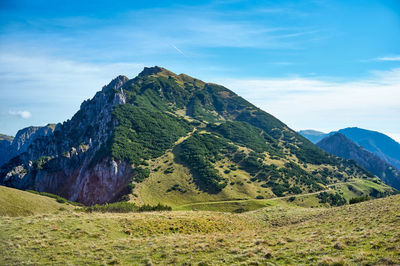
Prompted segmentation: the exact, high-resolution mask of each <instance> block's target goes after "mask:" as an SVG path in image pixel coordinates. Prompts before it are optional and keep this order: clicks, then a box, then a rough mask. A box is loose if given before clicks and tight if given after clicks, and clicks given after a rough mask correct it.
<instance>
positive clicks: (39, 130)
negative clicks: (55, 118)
mask: <svg viewBox="0 0 400 266" xmlns="http://www.w3.org/2000/svg"><path fill="white" fill-rule="evenodd" d="M54 127H55V124H48V125H46V126H43V127H33V126H31V127H27V128H24V129H21V130H19V131H18V132H17V134H16V135H15V138H13V137H9V136H6V135H2V134H0V135H1V136H0V154H1V155H0V166H1V165H2V164H3V163H6V162H8V161H9V160H10V159H11V158H13V157H15V156H17V155H19V154H21V153H24V152H26V151H27V150H28V148H29V146H30V144H31V143H32V142H33V141H34V140H35V139H36V138H39V137H44V136H48V135H50V134H52V133H53V130H54Z"/></svg>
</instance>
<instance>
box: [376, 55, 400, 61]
mask: <svg viewBox="0 0 400 266" xmlns="http://www.w3.org/2000/svg"><path fill="white" fill-rule="evenodd" d="M376 60H378V61H400V56H385V57H379V58H377V59H376Z"/></svg>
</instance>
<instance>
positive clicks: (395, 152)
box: [298, 127, 400, 169]
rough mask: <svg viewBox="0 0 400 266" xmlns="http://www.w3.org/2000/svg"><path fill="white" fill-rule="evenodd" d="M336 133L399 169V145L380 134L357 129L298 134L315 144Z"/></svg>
mask: <svg viewBox="0 0 400 266" xmlns="http://www.w3.org/2000/svg"><path fill="white" fill-rule="evenodd" d="M336 132H339V133H341V134H343V135H345V136H346V137H347V138H348V139H350V140H352V141H353V142H355V143H357V144H358V145H359V146H361V147H363V148H364V149H366V150H367V151H370V152H372V153H374V154H375V155H377V156H379V157H380V158H381V159H383V160H385V161H386V162H388V163H389V164H391V165H393V166H395V167H397V168H399V169H400V143H398V142H396V141H395V140H394V139H392V138H390V137H389V136H387V135H385V134H382V133H380V132H377V131H372V130H367V129H362V128H358V127H348V128H344V129H340V130H338V131H332V132H330V133H324V132H320V131H316V130H300V131H299V132H298V133H300V134H301V135H302V136H304V137H306V138H307V139H308V140H310V141H311V142H312V143H317V142H319V141H320V140H322V139H323V138H325V137H327V136H329V135H332V134H334V133H336Z"/></svg>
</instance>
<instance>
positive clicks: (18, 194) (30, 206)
mask: <svg viewBox="0 0 400 266" xmlns="http://www.w3.org/2000/svg"><path fill="white" fill-rule="evenodd" d="M72 208H73V207H72V206H71V205H67V204H62V203H59V202H57V200H56V199H54V198H50V197H46V196H41V195H37V194H33V193H30V192H27V191H21V190H17V189H13V188H8V187H4V186H0V216H27V215H36V214H42V213H54V212H56V211H59V210H60V209H61V210H69V209H72Z"/></svg>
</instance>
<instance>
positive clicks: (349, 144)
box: [317, 132, 400, 189]
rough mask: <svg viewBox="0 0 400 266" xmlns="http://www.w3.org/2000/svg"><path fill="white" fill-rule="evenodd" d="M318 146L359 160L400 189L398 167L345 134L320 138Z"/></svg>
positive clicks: (344, 156) (385, 180)
mask: <svg viewBox="0 0 400 266" xmlns="http://www.w3.org/2000/svg"><path fill="white" fill-rule="evenodd" d="M317 146H318V147H320V148H321V149H323V150H325V151H327V152H329V153H331V154H334V155H336V156H339V157H342V158H345V159H351V160H354V161H356V162H358V163H359V164H360V165H361V166H363V167H364V168H365V169H366V170H368V171H370V172H371V173H373V174H374V175H376V176H378V177H380V178H381V179H382V180H383V181H384V182H385V183H386V184H388V185H390V186H392V187H394V188H396V189H400V171H399V170H398V169H397V168H396V167H394V166H392V165H390V164H389V163H387V162H386V161H385V160H383V159H381V158H380V157H378V156H377V155H375V154H374V153H372V152H369V151H367V150H365V149H364V148H363V147H361V146H359V145H357V144H356V143H354V142H353V141H351V140H350V139H349V138H347V137H346V136H345V135H343V134H341V133H338V132H337V133H334V134H333V135H329V136H327V137H325V138H323V139H322V140H320V141H319V142H318V143H317Z"/></svg>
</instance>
